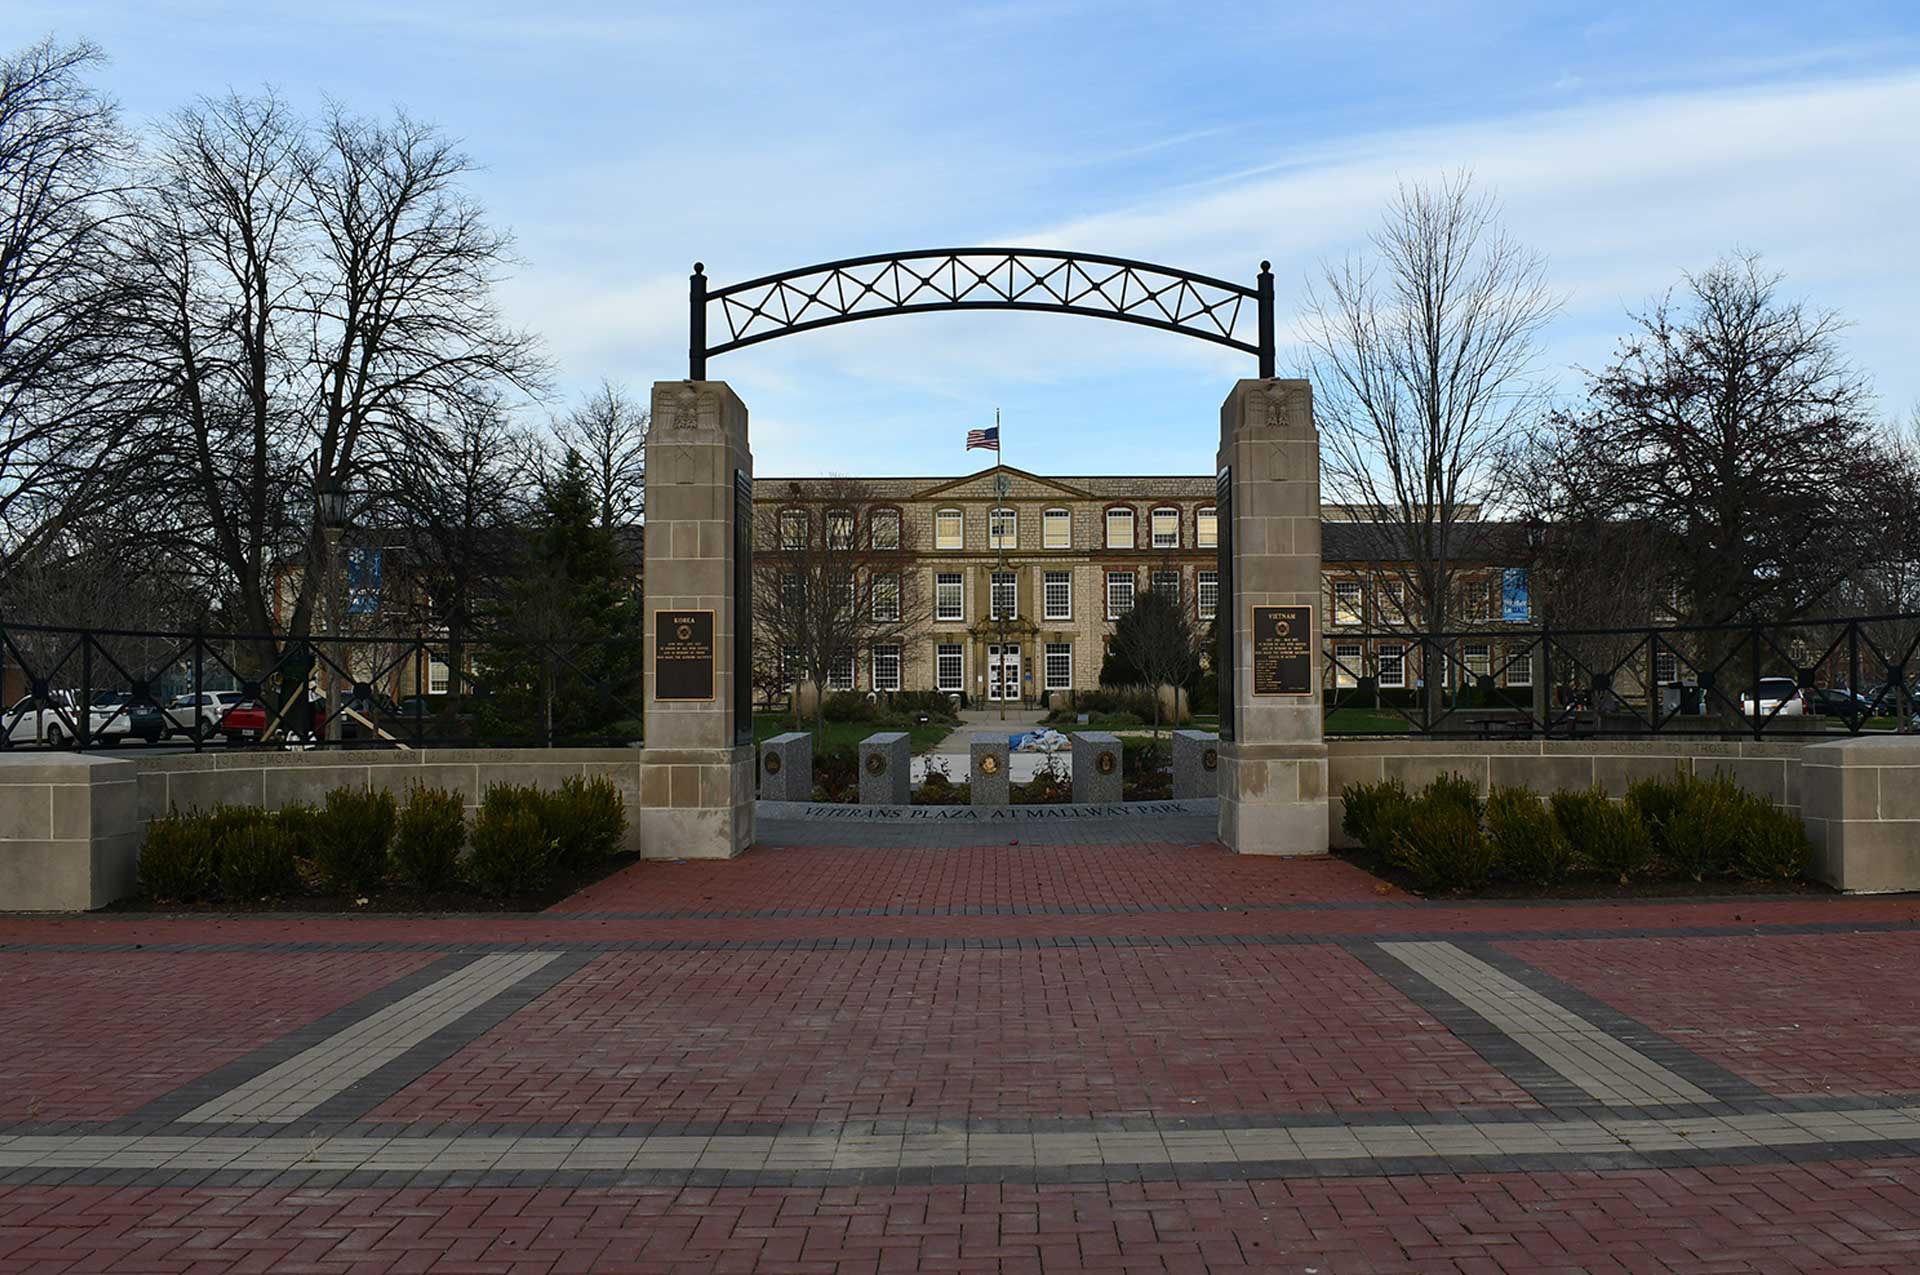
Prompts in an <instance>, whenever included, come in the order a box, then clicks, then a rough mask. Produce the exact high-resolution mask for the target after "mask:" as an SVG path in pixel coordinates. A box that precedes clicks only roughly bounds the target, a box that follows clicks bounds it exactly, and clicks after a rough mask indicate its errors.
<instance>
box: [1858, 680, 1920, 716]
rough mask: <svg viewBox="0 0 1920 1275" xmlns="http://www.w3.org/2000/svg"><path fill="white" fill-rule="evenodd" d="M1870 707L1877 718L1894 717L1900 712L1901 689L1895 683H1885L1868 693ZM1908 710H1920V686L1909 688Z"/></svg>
mask: <svg viewBox="0 0 1920 1275" xmlns="http://www.w3.org/2000/svg"><path fill="white" fill-rule="evenodd" d="M1866 699H1867V704H1868V706H1869V707H1870V708H1871V709H1872V713H1873V716H1875V717H1892V716H1893V715H1894V714H1895V713H1898V712H1899V711H1900V687H1899V685H1898V684H1897V683H1894V682H1885V683H1882V684H1881V685H1879V686H1876V687H1874V688H1873V689H1872V690H1870V691H1868V692H1867V693H1866ZM1907 709H1908V711H1910V712H1912V711H1914V710H1920V685H1914V686H1911V687H1909V688H1907Z"/></svg>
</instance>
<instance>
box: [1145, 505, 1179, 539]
mask: <svg viewBox="0 0 1920 1275" xmlns="http://www.w3.org/2000/svg"><path fill="white" fill-rule="evenodd" d="M1147 525H1148V527H1149V528H1150V530H1151V534H1152V544H1153V547H1154V548H1155V549H1178V548H1179V547H1180V511H1179V510H1178V509H1175V508H1173V507H1172V506H1171V505H1162V506H1160V508H1158V509H1156V510H1154V511H1153V514H1152V517H1151V519H1150V521H1149V522H1148V524H1147Z"/></svg>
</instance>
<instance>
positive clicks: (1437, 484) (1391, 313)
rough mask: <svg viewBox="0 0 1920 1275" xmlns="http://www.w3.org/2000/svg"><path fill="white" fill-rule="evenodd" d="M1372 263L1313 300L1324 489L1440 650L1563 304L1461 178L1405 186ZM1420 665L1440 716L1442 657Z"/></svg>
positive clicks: (1532, 258) (1342, 274)
mask: <svg viewBox="0 0 1920 1275" xmlns="http://www.w3.org/2000/svg"><path fill="white" fill-rule="evenodd" d="M1372 248H1373V251H1372V254H1371V256H1370V257H1362V256H1355V257H1350V258H1348V259H1347V260H1346V261H1344V262H1341V263H1339V264H1337V265H1328V266H1326V267H1325V268H1324V269H1323V271H1322V274H1321V278H1320V280H1319V282H1318V283H1317V284H1315V283H1311V282H1310V283H1309V285H1308V303H1307V312H1306V314H1305V316H1304V325H1305V338H1306V342H1307V346H1308V348H1309V350H1310V353H1311V376H1312V380H1313V386H1314V414H1315V416H1316V417H1317V419H1318V423H1319V426H1320V436H1321V441H1322V448H1323V450H1322V454H1321V472H1322V479H1323V481H1324V482H1325V484H1326V487H1327V489H1328V492H1329V495H1330V496H1331V497H1332V498H1333V499H1334V500H1336V501H1340V502H1343V503H1345V504H1348V505H1351V506H1355V507H1356V509H1357V516H1359V517H1361V518H1362V519H1364V520H1366V521H1368V522H1369V523H1370V525H1371V529H1372V533H1373V536H1374V538H1375V540H1376V542H1377V552H1375V553H1371V554H1369V555H1367V556H1368V557H1370V558H1372V559H1374V571H1375V578H1376V579H1380V578H1383V577H1385V578H1388V579H1392V580H1397V581H1398V582H1399V586H1400V588H1401V590H1402V592H1403V598H1402V605H1403V607H1404V608H1405V610H1406V611H1407V612H1408V613H1409V615H1410V617H1417V622H1418V623H1417V626H1418V628H1419V629H1420V630H1422V631H1424V632H1425V633H1428V634H1433V635H1438V634H1440V633H1442V632H1444V631H1445V630H1446V627H1447V624H1448V622H1449V618H1450V615H1449V613H1450V610H1451V608H1450V605H1449V602H1450V599H1451V598H1452V596H1453V594H1454V592H1455V579H1454V577H1455V574H1456V571H1457V570H1458V566H1459V556H1460V555H1459V547H1460V546H1459V537H1460V526H1461V524H1462V523H1463V522H1466V521H1469V520H1472V519H1474V518H1478V517H1480V516H1481V514H1482V513H1483V512H1484V510H1485V509H1486V507H1487V506H1488V505H1489V504H1490V503H1491V502H1492V501H1493V500H1494V499H1495V497H1496V495H1497V493H1498V490H1499V489H1498V474H1499V465H1498V460H1499V456H1500V453H1501V448H1502V445H1503V443H1504V442H1505V441H1506V440H1507V439H1508V438H1509V436H1510V435H1512V434H1513V433H1515V432H1517V431H1518V430H1519V429H1520V428H1521V427H1522V426H1523V425H1524V424H1526V423H1527V422H1528V421H1530V420H1531V419H1533V418H1534V417H1535V416H1536V415H1537V413H1538V408H1539V402H1540V395H1539V390H1538V387H1537V386H1536V384H1535V383H1534V380H1533V369H1534V360H1535V357H1536V353H1537V348H1538V339H1539V334H1540V331H1541V329H1542V328H1543V327H1544V326H1545V325H1546V323H1547V321H1548V320H1549V319H1550V318H1551V317H1552V315H1553V313H1554V311H1555V310H1556V309H1557V308H1558V302H1557V300H1556V299H1555V298H1554V296H1553V295H1552V293H1551V292H1549V291H1548V289H1547V287H1546V284H1545V282H1544V273H1545V262H1544V259H1543V258H1542V257H1540V256H1539V255H1538V254H1537V253H1534V252H1531V251H1529V250H1528V249H1526V248H1523V247H1521V246H1520V245H1519V244H1517V243H1515V242H1514V241H1513V240H1512V239H1510V238H1508V237H1507V235H1506V233H1505V231H1504V230H1502V229H1501V227H1500V224H1499V220H1498V209H1497V207H1496V205H1495V203H1494V201H1493V199H1492V198H1491V197H1489V196H1485V195H1477V194H1475V193H1474V192H1473V189H1472V183H1471V180H1470V179H1469V178H1468V177H1467V176H1465V175H1460V176H1456V177H1453V178H1449V179H1447V180H1446V181H1444V182H1442V183H1441V185H1440V186H1439V187H1438V188H1432V187H1427V186H1421V185H1412V186H1402V187H1401V188H1400V190H1399V192H1398V194H1397V195H1396V196H1395V198H1394V200H1393V202H1392V203H1391V204H1390V205H1389V207H1388V210H1387V215H1386V218H1385V221H1384V223H1383V224H1382V226H1381V228H1380V229H1379V230H1378V231H1377V232H1376V233H1375V234H1374V235H1373V237H1372ZM1423 652H1424V655H1425V663H1426V666H1427V667H1426V669H1425V672H1424V674H1423V676H1424V680H1425V683H1426V687H1427V694H1428V696H1429V697H1430V706H1431V707H1435V708H1437V705H1438V700H1439V695H1440V683H1441V678H1440V677H1439V676H1437V673H1438V669H1436V668H1435V667H1433V664H1434V660H1435V659H1436V653H1435V651H1434V649H1433V648H1431V647H1426V648H1423Z"/></svg>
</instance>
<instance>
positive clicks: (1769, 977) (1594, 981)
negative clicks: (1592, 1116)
mask: <svg viewBox="0 0 1920 1275" xmlns="http://www.w3.org/2000/svg"><path fill="white" fill-rule="evenodd" d="M1502 946H1504V947H1505V948H1506V950H1508V951H1510V952H1512V953H1513V954H1514V955H1515V956H1518V957H1520V958H1521V959H1522V960H1525V961H1529V962H1531V963H1533V964H1535V965H1537V966H1539V967H1540V968H1541V969H1544V970H1546V971H1547V972H1548V973H1551V974H1553V975H1555V976H1557V977H1559V978H1562V979H1565V980H1566V981H1567V982H1569V983H1572V984H1573V985H1575V986H1576V987H1579V988H1580V989H1582V990H1583V991H1586V992H1588V993H1589V994H1591V995H1593V996H1596V997H1598V998H1599V999H1601V1000H1603V1001H1606V1002H1607V1003H1608V1004H1610V1005H1612V1006H1613V1007H1614V1008H1615V1009H1618V1010H1620V1011H1621V1012H1623V1013H1625V1014H1628V1015H1630V1016H1632V1017H1634V1018H1638V1019H1639V1020H1640V1021H1642V1022H1644V1023H1646V1024H1647V1025H1648V1026H1649V1027H1652V1028H1654V1029H1655V1030H1657V1031H1660V1032H1663V1033H1665V1034H1666V1035H1668V1036H1671V1037H1672V1038H1673V1039H1674V1040H1676V1041H1678V1042H1679V1043H1680V1044H1682V1045H1685V1046H1686V1047H1687V1048H1689V1049H1691V1050H1693V1051H1694V1052H1695V1053H1698V1054H1702V1055H1704V1056H1706V1057H1708V1058H1710V1059H1712V1060H1713V1061H1715V1062H1717V1063H1719V1064H1720V1065H1721V1066H1723V1067H1726V1068H1727V1069H1729V1070H1731V1071H1733V1072H1736V1073H1738V1074H1739V1075H1741V1076H1744V1077H1746V1078H1747V1079H1748V1080H1751V1081H1753V1082H1754V1083H1755V1084H1757V1085H1759V1086H1760V1087H1761V1088H1763V1089H1767V1090H1770V1091H1772V1092H1774V1093H1781V1094H1808V1093H1864V1094H1874V1093H1916V1092H1920V978H1916V971H1917V970H1920V933H1891V934H1821V935H1774V936H1769V937H1764V938H1745V937H1740V938H1688V939H1669V940H1633V939H1608V940H1606V941H1603V942H1582V941H1561V942H1554V943H1508V944H1503V945H1502Z"/></svg>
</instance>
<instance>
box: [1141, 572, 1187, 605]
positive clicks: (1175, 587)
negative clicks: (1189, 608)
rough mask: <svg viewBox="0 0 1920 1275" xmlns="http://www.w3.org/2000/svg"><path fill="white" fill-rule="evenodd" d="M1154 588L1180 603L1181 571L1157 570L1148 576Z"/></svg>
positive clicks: (1168, 598) (1170, 600)
mask: <svg viewBox="0 0 1920 1275" xmlns="http://www.w3.org/2000/svg"><path fill="white" fill-rule="evenodd" d="M1148 584H1149V587H1150V588H1152V590H1153V591H1154V592H1155V593H1157V594H1159V595H1160V596H1161V597H1163V598H1165V599H1166V600H1167V601H1169V602H1171V603H1173V605H1174V606H1176V607H1177V606H1179V605H1180V573H1179V572H1178V571H1156V572H1154V573H1153V574H1152V575H1151V576H1149V577H1148Z"/></svg>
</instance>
